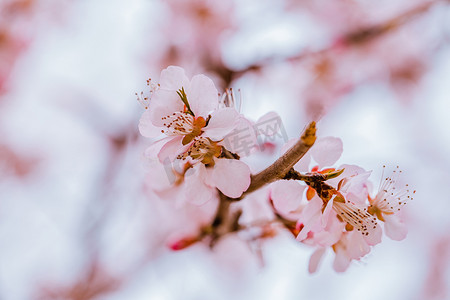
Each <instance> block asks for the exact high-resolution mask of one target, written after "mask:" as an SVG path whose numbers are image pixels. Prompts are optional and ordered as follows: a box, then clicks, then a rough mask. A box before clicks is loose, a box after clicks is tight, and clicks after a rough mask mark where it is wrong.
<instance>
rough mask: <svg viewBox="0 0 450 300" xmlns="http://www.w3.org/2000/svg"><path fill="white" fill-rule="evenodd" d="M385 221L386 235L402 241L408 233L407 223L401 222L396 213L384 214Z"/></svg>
mask: <svg viewBox="0 0 450 300" xmlns="http://www.w3.org/2000/svg"><path fill="white" fill-rule="evenodd" d="M383 217H384V219H385V222H384V230H385V233H386V235H387V236H388V237H389V238H390V239H392V240H394V241H401V240H403V239H404V238H405V237H406V235H407V234H408V228H407V227H406V225H405V223H403V222H401V220H400V218H399V217H398V216H396V215H383Z"/></svg>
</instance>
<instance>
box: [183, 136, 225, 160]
mask: <svg viewBox="0 0 450 300" xmlns="http://www.w3.org/2000/svg"><path fill="white" fill-rule="evenodd" d="M221 153H222V147H221V146H220V145H218V144H217V142H214V141H212V140H210V139H209V138H205V137H197V138H195V139H194V142H193V143H192V145H191V146H190V147H189V149H188V150H187V151H186V152H185V153H183V154H180V155H178V157H177V158H178V159H182V160H186V159H187V158H188V157H190V158H192V159H193V160H196V161H200V162H202V163H203V164H205V165H210V166H213V165H214V157H219V156H220V154H221Z"/></svg>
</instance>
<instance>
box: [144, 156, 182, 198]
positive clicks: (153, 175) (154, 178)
mask: <svg viewBox="0 0 450 300" xmlns="http://www.w3.org/2000/svg"><path fill="white" fill-rule="evenodd" d="M149 167H150V168H151V171H150V172H149V173H148V174H147V176H146V185H147V186H148V187H150V188H151V189H152V190H153V191H164V190H166V189H169V188H170V189H172V188H171V186H172V184H173V183H174V182H175V176H174V174H173V172H172V167H171V166H170V165H163V164H162V163H160V162H159V161H152V162H151V163H150V164H149Z"/></svg>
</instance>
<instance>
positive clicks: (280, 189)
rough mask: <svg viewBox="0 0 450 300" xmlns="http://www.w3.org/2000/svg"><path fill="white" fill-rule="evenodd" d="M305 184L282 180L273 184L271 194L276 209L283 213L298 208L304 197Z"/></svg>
mask: <svg viewBox="0 0 450 300" xmlns="http://www.w3.org/2000/svg"><path fill="white" fill-rule="evenodd" d="M304 190H305V186H304V185H301V184H299V183H298V182H296V181H287V180H280V181H277V182H274V183H272V184H271V192H270V196H271V199H272V201H273V205H274V206H275V209H276V210H277V211H279V212H281V213H286V214H287V213H290V212H292V211H294V210H296V209H297V208H298V207H299V206H300V204H301V200H302V197H303V192H304Z"/></svg>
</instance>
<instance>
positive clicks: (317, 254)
mask: <svg viewBox="0 0 450 300" xmlns="http://www.w3.org/2000/svg"><path fill="white" fill-rule="evenodd" d="M325 251H326V248H319V249H317V250H316V251H314V253H313V254H312V255H311V258H310V259H309V265H308V271H309V273H310V274H312V273H315V272H316V271H317V268H318V267H319V263H320V262H321V261H322V257H323V255H324V254H325Z"/></svg>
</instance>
